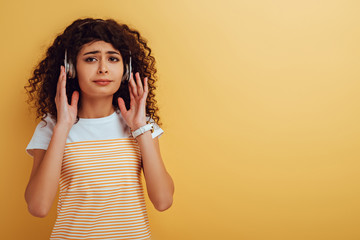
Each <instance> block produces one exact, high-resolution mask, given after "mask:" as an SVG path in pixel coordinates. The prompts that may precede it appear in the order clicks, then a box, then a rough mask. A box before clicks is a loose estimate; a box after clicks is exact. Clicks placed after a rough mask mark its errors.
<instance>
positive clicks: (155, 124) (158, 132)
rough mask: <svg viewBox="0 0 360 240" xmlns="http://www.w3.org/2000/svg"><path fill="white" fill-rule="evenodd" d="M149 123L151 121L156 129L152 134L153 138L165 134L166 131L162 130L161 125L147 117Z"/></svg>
mask: <svg viewBox="0 0 360 240" xmlns="http://www.w3.org/2000/svg"><path fill="white" fill-rule="evenodd" d="M147 121H149V122H150V123H151V124H152V125H153V128H154V132H152V133H151V136H152V138H156V137H160V136H161V135H162V134H163V133H164V130H162V129H161V128H160V127H159V125H157V123H156V122H155V121H154V119H152V118H150V117H147Z"/></svg>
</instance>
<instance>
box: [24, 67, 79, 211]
mask: <svg viewBox="0 0 360 240" xmlns="http://www.w3.org/2000/svg"><path fill="white" fill-rule="evenodd" d="M78 100H79V93H78V92H76V91H75V92H74V93H73V95H72V98H71V105H69V104H68V100H67V96H66V75H65V69H64V67H63V66H61V73H60V76H59V80H58V84H57V92H56V97H55V103H56V108H57V123H56V125H55V127H54V129H53V135H52V137H51V140H50V143H49V146H48V149H47V150H46V151H45V150H41V149H35V150H34V165H33V169H32V172H31V176H30V180H29V183H28V185H27V187H26V190H25V200H26V203H27V204H28V209H29V212H30V213H31V214H32V215H34V216H36V217H45V216H46V215H47V214H48V212H49V210H50V208H51V205H52V203H53V201H54V198H55V196H56V192H57V189H58V184H59V178H60V174H61V167H62V160H63V156H64V149H65V143H66V138H67V135H68V134H69V132H70V129H71V127H72V125H73V124H74V123H75V121H76V116H77V103H78Z"/></svg>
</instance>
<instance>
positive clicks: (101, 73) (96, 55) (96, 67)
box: [76, 41, 124, 97]
mask: <svg viewBox="0 0 360 240" xmlns="http://www.w3.org/2000/svg"><path fill="white" fill-rule="evenodd" d="M123 73H124V64H123V60H122V57H121V54H120V52H119V51H118V50H117V49H115V48H114V47H113V46H112V45H111V44H110V43H107V42H104V41H96V42H92V43H87V44H84V45H83V46H82V48H81V49H80V51H79V53H78V55H77V61H76V74H77V77H78V80H79V85H80V89H81V94H82V96H83V97H105V96H112V95H113V94H114V93H115V92H116V91H117V90H118V89H119V87H120V84H121V79H122V76H123Z"/></svg>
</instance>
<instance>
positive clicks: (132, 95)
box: [129, 86, 135, 108]
mask: <svg viewBox="0 0 360 240" xmlns="http://www.w3.org/2000/svg"><path fill="white" fill-rule="evenodd" d="M129 92H130V108H134V107H135V96H134V93H133V91H132V88H131V87H130V86H129Z"/></svg>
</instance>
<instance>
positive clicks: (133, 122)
mask: <svg viewBox="0 0 360 240" xmlns="http://www.w3.org/2000/svg"><path fill="white" fill-rule="evenodd" d="M135 77H136V84H135V80H134V74H133V73H131V77H130V81H129V92H130V109H129V110H127V109H126V106H125V102H124V99H122V98H121V97H119V98H118V104H119V108H120V111H121V115H122V116H123V118H124V120H125V122H126V124H127V125H128V126H129V127H130V129H131V130H132V131H134V130H136V129H138V128H140V127H142V126H144V125H146V98H147V95H148V83H147V80H148V79H147V77H146V78H144V86H143V84H142V82H141V79H140V74H139V73H138V72H137V73H136V74H135Z"/></svg>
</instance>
